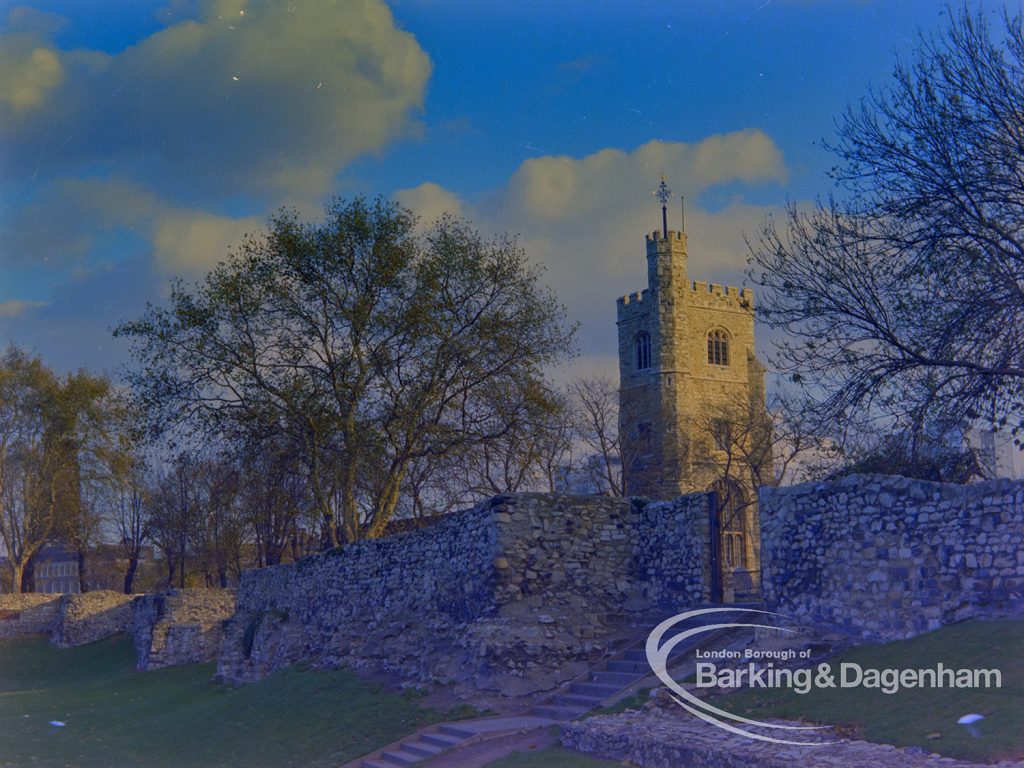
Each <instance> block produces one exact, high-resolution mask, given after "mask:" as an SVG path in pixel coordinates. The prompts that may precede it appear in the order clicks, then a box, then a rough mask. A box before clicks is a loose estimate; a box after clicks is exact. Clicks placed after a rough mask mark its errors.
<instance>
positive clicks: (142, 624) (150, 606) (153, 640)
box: [131, 589, 235, 669]
mask: <svg viewBox="0 0 1024 768" xmlns="http://www.w3.org/2000/svg"><path fill="white" fill-rule="evenodd" d="M234 612H235V591H234V590H232V589H184V590H172V591H171V592H169V593H167V594H155V595H142V596H141V597H139V598H137V599H136V600H135V602H134V603H133V604H132V616H131V633H132V638H133V640H134V643H135V651H136V654H137V659H138V660H137V666H138V668H139V669H159V668H161V667H168V666H172V665H175V664H197V663H201V662H208V661H213V660H214V659H215V658H216V657H217V654H218V653H219V652H220V646H221V642H222V641H223V638H224V625H225V624H226V622H227V621H228V619H230V618H231V617H232V615H234Z"/></svg>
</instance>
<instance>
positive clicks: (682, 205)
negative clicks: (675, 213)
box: [679, 195, 686, 232]
mask: <svg viewBox="0 0 1024 768" xmlns="http://www.w3.org/2000/svg"><path fill="white" fill-rule="evenodd" d="M679 212H680V213H681V214H682V218H681V219H679V231H680V232H685V231H686V195H680V196H679Z"/></svg>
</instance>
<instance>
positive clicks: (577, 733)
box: [561, 702, 1024, 768]
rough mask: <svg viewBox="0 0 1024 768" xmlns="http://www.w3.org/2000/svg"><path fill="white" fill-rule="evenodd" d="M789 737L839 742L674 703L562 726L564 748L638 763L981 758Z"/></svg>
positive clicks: (920, 763)
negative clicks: (734, 724)
mask: <svg viewBox="0 0 1024 768" xmlns="http://www.w3.org/2000/svg"><path fill="white" fill-rule="evenodd" d="M770 722H773V723H777V724H785V725H794V723H784V722H781V721H770ZM743 728H744V730H749V731H750V732H754V733H758V734H760V735H762V736H769V737H773V738H778V737H779V734H778V732H777V731H772V730H769V729H767V728H757V727H749V728H748V727H747V726H743ZM793 740H794V741H803V742H814V741H836V740H838V741H840V743H839V744H835V745H832V746H829V747H827V748H824V749H817V748H815V747H810V746H804V745H791V744H774V743H769V742H764V741H758V740H755V739H751V738H748V737H746V736H740V735H736V734H733V733H727V732H726V731H724V730H722V729H720V728H716V727H715V726H713V725H711V724H709V723H706V722H704V721H703V720H699V719H697V718H695V717H693V716H691V715H690V714H689V713H687V712H685V711H683V709H682V708H681V707H679V706H678V705H676V704H675V703H674V702H669V703H668V704H667V705H666V707H665V708H658V707H655V708H652V709H645V710H644V711H640V712H637V711H626V712H623V713H621V714H618V715H597V716H595V717H588V718H584V719H582V720H577V721H575V722H570V723H566V724H564V725H563V726H562V731H561V742H562V744H563V746H565V747H567V748H569V749H571V750H574V751H576V752H581V753H583V754H585V755H590V756H592V757H596V758H605V759H610V760H616V761H619V760H621V761H623V764H624V765H632V766H642V767H643V768H680V766H686V768H792V766H802V768H985V767H984V766H982V765H981V764H980V763H970V762H965V761H962V760H954V759H952V758H948V757H940V756H939V755H935V754H930V753H928V752H927V751H925V750H924V749H921V748H920V747H903V748H900V747H893V746H890V745H888V744H872V743H870V742H866V741H858V740H850V739H846V738H843V737H842V736H839V735H837V734H836V733H834V732H833V731H831V730H826V731H813V732H804V733H802V734H799V735H797V736H795V737H794V738H793ZM988 768H1024V763H1021V762H1017V761H1003V762H1000V763H995V764H990V765H988Z"/></svg>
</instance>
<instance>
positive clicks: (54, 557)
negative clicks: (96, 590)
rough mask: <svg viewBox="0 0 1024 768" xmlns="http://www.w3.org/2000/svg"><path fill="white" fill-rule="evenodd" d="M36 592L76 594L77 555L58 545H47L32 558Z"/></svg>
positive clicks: (77, 586) (77, 584)
mask: <svg viewBox="0 0 1024 768" xmlns="http://www.w3.org/2000/svg"><path fill="white" fill-rule="evenodd" d="M34 563H35V572H34V574H35V584H36V592H44V593H46V594H49V595H75V594H78V593H79V592H80V591H81V589H79V582H78V555H77V554H76V553H75V552H73V551H69V550H67V549H65V548H64V547H63V546H61V545H59V544H47V545H46V546H44V547H43V548H42V549H41V550H39V552H38V553H36V556H35V558H34Z"/></svg>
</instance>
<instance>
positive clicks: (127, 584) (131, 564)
mask: <svg viewBox="0 0 1024 768" xmlns="http://www.w3.org/2000/svg"><path fill="white" fill-rule="evenodd" d="M138 569H139V558H138V555H135V556H133V557H129V558H128V570H127V571H125V574H124V593H125V594H126V595H130V594H131V593H132V592H134V591H135V572H136V571H137V570H138Z"/></svg>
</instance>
